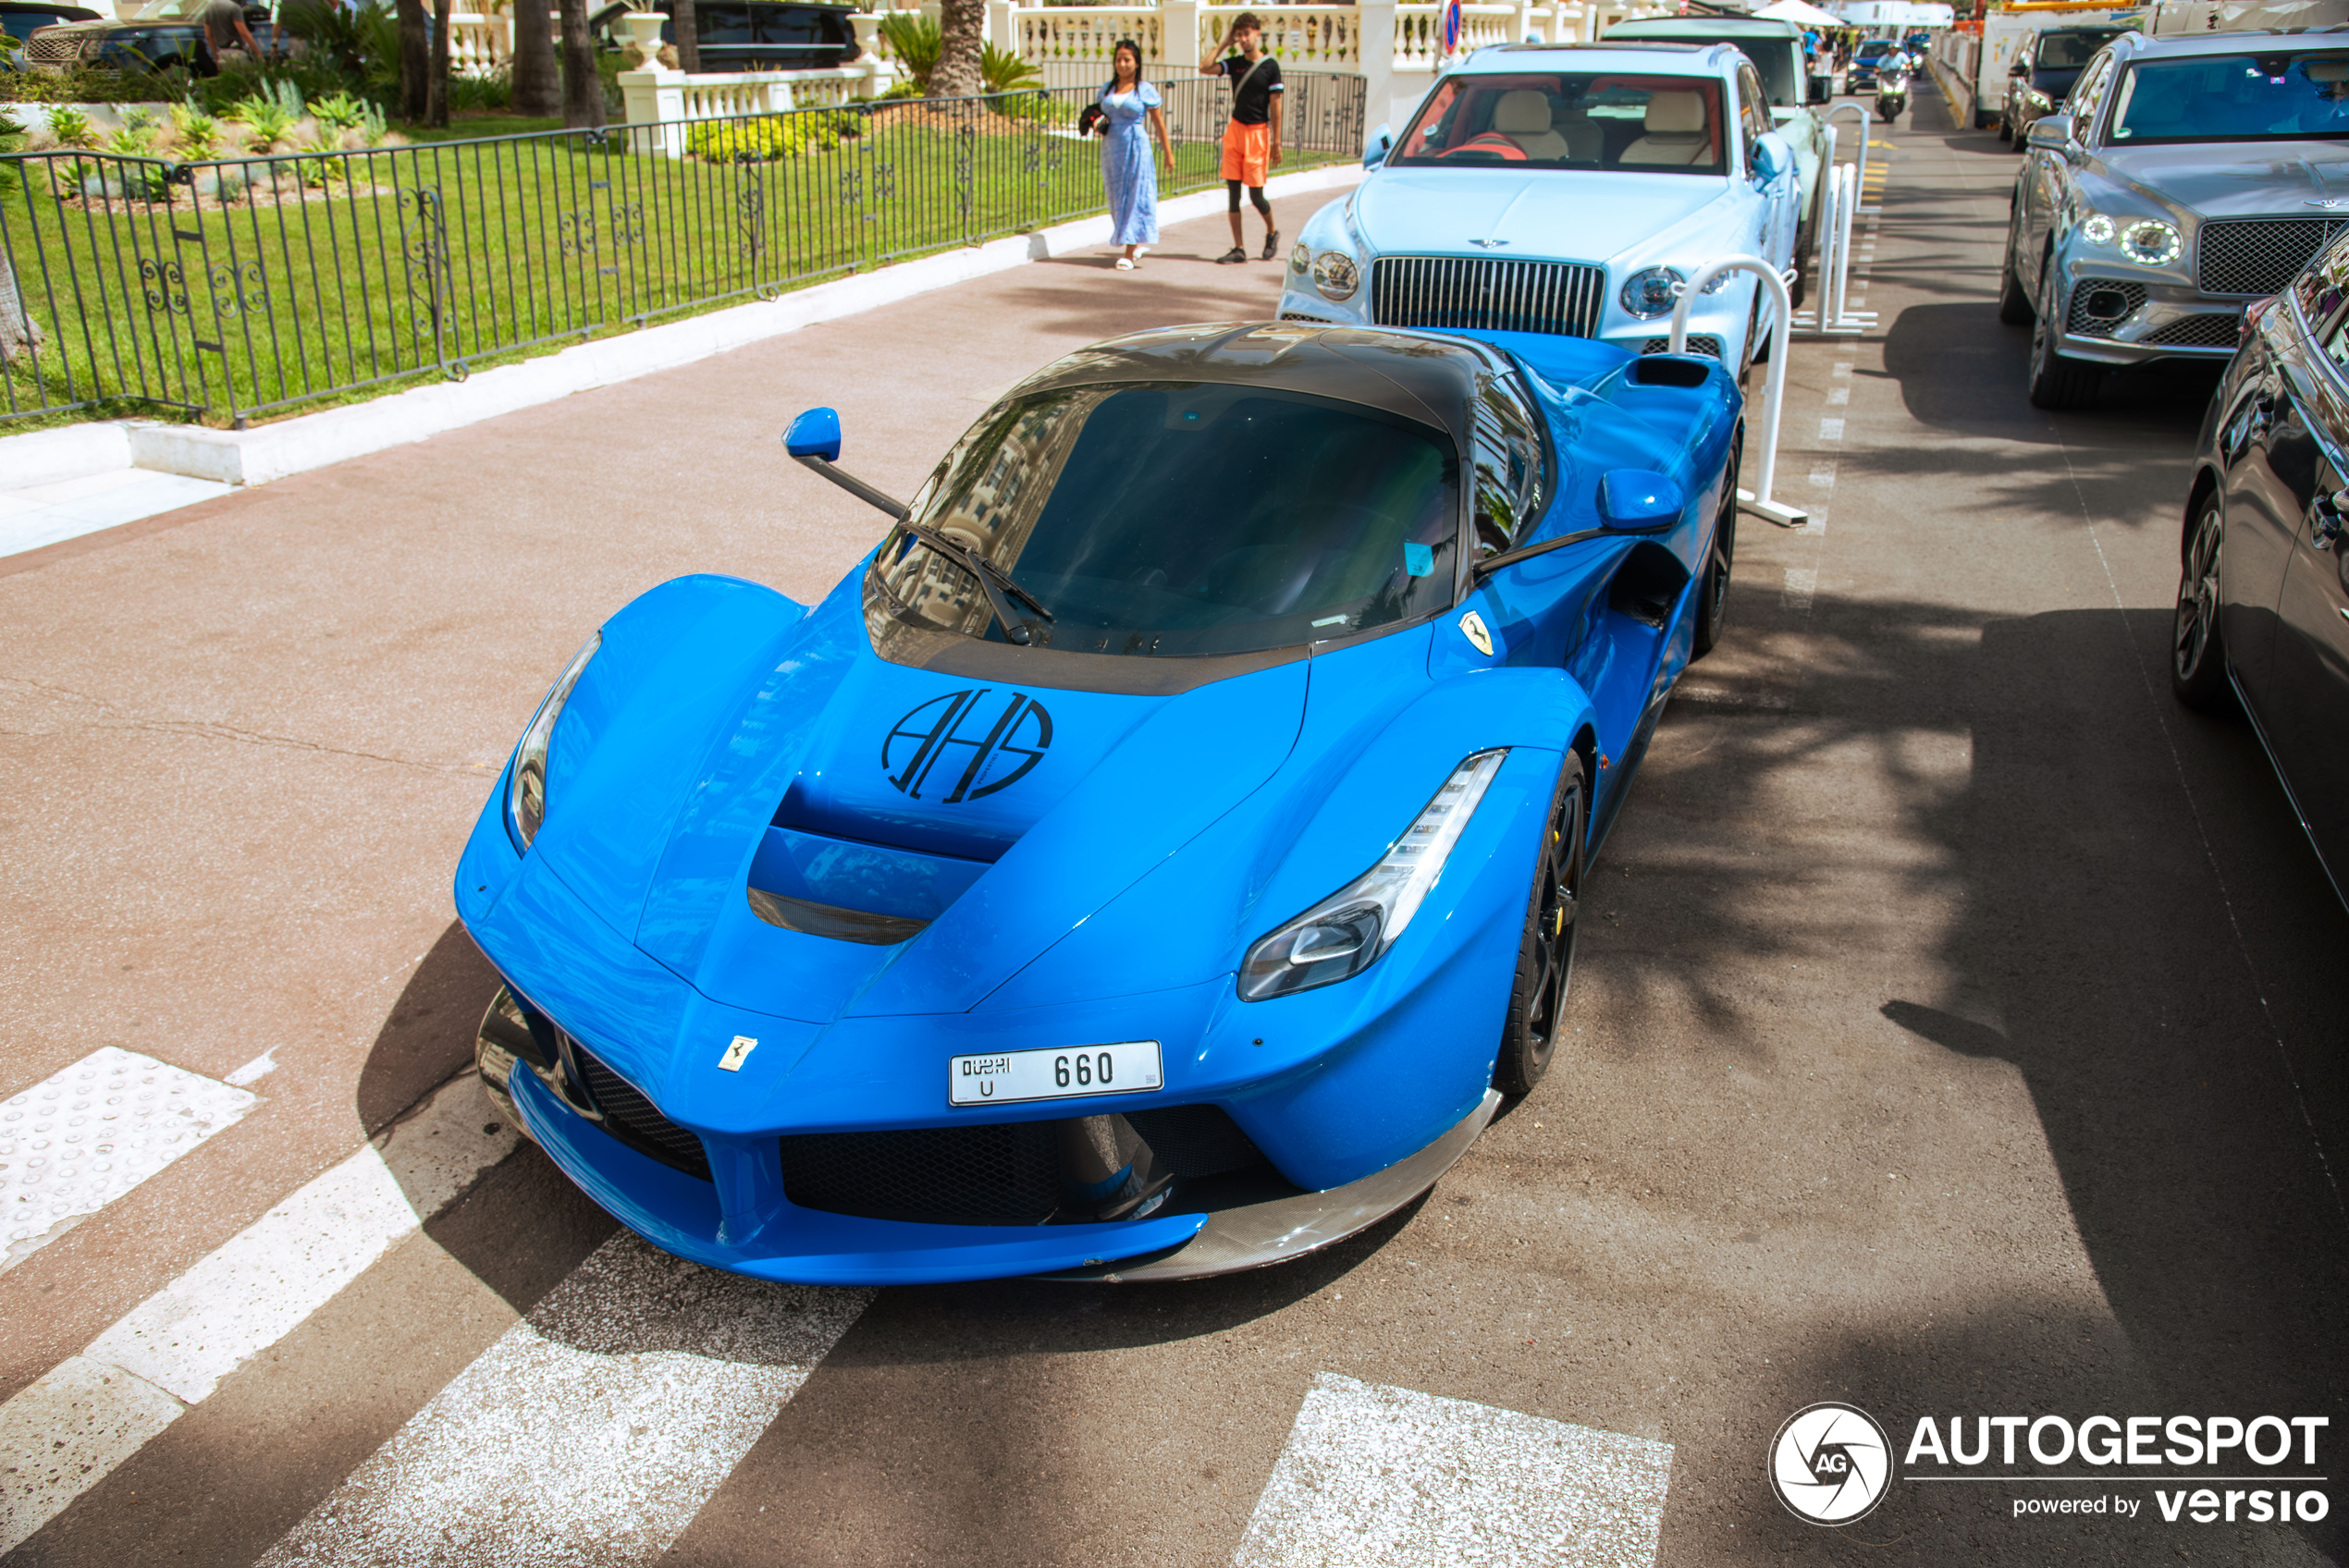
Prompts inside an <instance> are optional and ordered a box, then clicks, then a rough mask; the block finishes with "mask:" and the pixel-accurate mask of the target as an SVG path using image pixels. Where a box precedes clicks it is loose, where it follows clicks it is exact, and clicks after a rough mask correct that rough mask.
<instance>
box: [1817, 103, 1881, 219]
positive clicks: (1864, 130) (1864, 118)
mask: <svg viewBox="0 0 2349 1568" xmlns="http://www.w3.org/2000/svg"><path fill="white" fill-rule="evenodd" d="M1838 115H1857V116H1860V178H1859V182H1858V183H1857V184H1855V185H1853V186H1852V188H1851V204H1852V205H1853V206H1854V207H1857V206H1858V205H1859V204H1860V202H1861V199H1862V196H1863V192H1864V190H1865V187H1866V185H1867V180H1868V111H1867V108H1866V106H1865V105H1863V104H1836V105H1835V107H1833V108H1831V109H1829V110H1828V111H1827V112H1826V114H1824V115H1822V116H1819V119H1820V123H1822V124H1824V125H1826V126H1827V127H1828V128H1829V129H1833V126H1834V122H1835V116H1838ZM1871 210H1873V209H1871Z"/></svg>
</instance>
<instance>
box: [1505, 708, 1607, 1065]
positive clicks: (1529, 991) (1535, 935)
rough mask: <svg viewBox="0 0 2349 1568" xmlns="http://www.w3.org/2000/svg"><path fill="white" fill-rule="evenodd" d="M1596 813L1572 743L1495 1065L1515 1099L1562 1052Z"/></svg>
mask: <svg viewBox="0 0 2349 1568" xmlns="http://www.w3.org/2000/svg"><path fill="white" fill-rule="evenodd" d="M1590 815H1591V813H1590V790H1589V786H1588V785H1587V783H1586V782H1585V780H1584V778H1583V769H1582V754H1581V753H1580V752H1577V751H1575V750H1574V749H1573V748H1571V747H1568V749H1567V753H1566V763H1565V766H1562V767H1560V768H1559V769H1558V783H1557V790H1556V793H1555V794H1554V795H1553V796H1552V797H1551V800H1550V815H1549V820H1548V822H1547V823H1546V824H1545V825H1544V826H1543V830H1542V845H1541V849H1540V851H1539V852H1538V853H1537V854H1536V855H1535V857H1534V861H1533V887H1532V889H1531V892H1530V893H1529V894H1528V896H1527V898H1526V901H1525V934H1524V936H1523V937H1520V938H1519V942H1518V949H1517V978H1516V979H1515V981H1513V982H1512V983H1511V985H1510V986H1509V1015H1508V1022H1507V1023H1505V1024H1503V1025H1502V1028H1501V1053H1500V1058H1499V1060H1497V1061H1495V1062H1494V1066H1493V1086H1494V1088H1496V1089H1498V1090H1500V1091H1501V1093H1503V1094H1505V1095H1507V1096H1512V1097H1514V1096H1519V1095H1528V1094H1531V1093H1532V1092H1533V1085H1534V1084H1539V1083H1540V1082H1541V1081H1542V1075H1543V1073H1545V1072H1549V1070H1550V1062H1551V1060H1552V1059H1553V1058H1555V1057H1556V1054H1557V1041H1558V1029H1559V1027H1560V1025H1559V1019H1560V1016H1561V1014H1562V1013H1563V1012H1564V1011H1565V1006H1566V992H1567V987H1568V986H1569V985H1570V984H1571V983H1572V982H1573V979H1574V929H1575V916H1576V913H1577V910H1576V905H1577V903H1578V901H1579V900H1580V898H1581V894H1582V866H1583V856H1584V853H1585V851H1584V846H1583V842H1582V840H1583V838H1584V836H1585V834H1587V833H1588V832H1589V830H1590Z"/></svg>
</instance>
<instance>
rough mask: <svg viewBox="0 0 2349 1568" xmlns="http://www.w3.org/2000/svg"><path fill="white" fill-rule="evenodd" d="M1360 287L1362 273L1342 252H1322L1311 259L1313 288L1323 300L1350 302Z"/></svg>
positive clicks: (1351, 258)
mask: <svg viewBox="0 0 2349 1568" xmlns="http://www.w3.org/2000/svg"><path fill="white" fill-rule="evenodd" d="M1361 286H1362V272H1361V269H1360V268H1359V267H1357V266H1356V265H1355V264H1354V258H1353V257H1351V256H1349V255H1347V253H1346V252H1345V251H1322V253H1321V254H1320V255H1318V256H1316V257H1314V258H1313V287H1314V288H1318V289H1320V290H1321V291H1322V299H1324V300H1350V299H1352V298H1353V297H1354V290H1356V289H1357V288H1360V287H1361Z"/></svg>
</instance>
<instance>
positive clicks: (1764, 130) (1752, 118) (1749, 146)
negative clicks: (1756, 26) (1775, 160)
mask: <svg viewBox="0 0 2349 1568" xmlns="http://www.w3.org/2000/svg"><path fill="white" fill-rule="evenodd" d="M1738 109H1739V112H1740V114H1741V115H1742V116H1743V118H1744V121H1745V166H1746V169H1747V170H1748V171H1749V172H1751V171H1752V170H1753V149H1754V144H1755V143H1756V142H1758V141H1761V140H1762V138H1764V137H1765V136H1767V135H1769V134H1770V100H1769V98H1768V97H1767V96H1766V95H1765V94H1764V92H1763V91H1762V79H1761V78H1760V77H1759V76H1756V75H1755V74H1754V71H1753V67H1752V66H1750V65H1745V64H1742V63H1740V65H1739V67H1738Z"/></svg>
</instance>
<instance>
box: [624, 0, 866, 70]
mask: <svg viewBox="0 0 2349 1568" xmlns="http://www.w3.org/2000/svg"><path fill="white" fill-rule="evenodd" d="M635 10H654V11H658V12H659V13H660V14H661V15H662V16H664V17H667V16H669V15H670V0H656V3H655V4H653V5H651V6H632V5H626V4H621V5H614V6H605V7H604V8H603V9H601V10H599V11H596V13H595V14H594V15H592V16H591V17H589V18H588V19H587V25H588V27H589V28H590V29H591V30H592V31H594V33H595V35H596V47H597V48H599V49H605V50H612V51H617V50H619V49H621V48H624V47H626V45H627V43H628V42H629V39H630V37H631V36H632V35H631V34H630V32H629V31H628V22H627V19H626V18H627V16H628V13H629V12H631V11H635ZM855 14H856V13H855V8H854V7H852V6H814V5H806V4H803V3H800V0H731V3H729V0H699V3H698V4H696V5H695V6H694V31H695V34H696V35H698V36H699V38H700V40H701V68H702V69H704V70H706V71H806V70H824V69H828V68H830V67H833V66H844V65H846V64H848V63H849V62H850V61H851V60H854V59H855V58H856V57H857V56H858V55H861V54H863V53H864V51H863V50H862V49H860V48H859V47H858V46H857V43H856V30H855V28H854V27H853V26H851V25H850V21H849V18H852V17H854V16H855ZM660 41H661V42H662V43H676V42H677V24H676V22H675V20H674V19H671V20H670V21H666V22H664V23H662V24H661V29H660Z"/></svg>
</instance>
